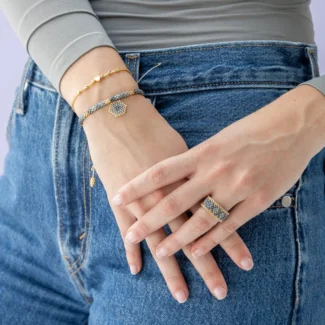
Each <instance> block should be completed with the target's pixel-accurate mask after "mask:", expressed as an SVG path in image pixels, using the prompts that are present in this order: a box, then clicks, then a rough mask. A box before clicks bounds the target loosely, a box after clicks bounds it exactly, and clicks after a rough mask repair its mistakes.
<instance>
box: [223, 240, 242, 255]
mask: <svg viewBox="0 0 325 325" xmlns="http://www.w3.org/2000/svg"><path fill="white" fill-rule="evenodd" d="M242 244H243V242H242V241H241V240H240V239H239V238H238V237H237V238H232V239H231V240H229V241H227V240H226V241H224V242H222V243H220V246H222V248H223V249H225V250H227V251H228V252H229V251H235V250H238V249H239V247H240V246H241V245H242Z"/></svg>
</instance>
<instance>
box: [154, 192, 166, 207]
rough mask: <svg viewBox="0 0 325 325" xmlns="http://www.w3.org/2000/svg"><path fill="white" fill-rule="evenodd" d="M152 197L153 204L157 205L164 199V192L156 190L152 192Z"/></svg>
mask: <svg viewBox="0 0 325 325" xmlns="http://www.w3.org/2000/svg"><path fill="white" fill-rule="evenodd" d="M152 196H153V198H154V204H156V203H158V202H159V201H161V200H162V199H163V198H164V197H165V195H164V192H163V191H162V190H157V191H155V192H153V193H152Z"/></svg>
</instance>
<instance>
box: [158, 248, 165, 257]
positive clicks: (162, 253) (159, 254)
mask: <svg viewBox="0 0 325 325" xmlns="http://www.w3.org/2000/svg"><path fill="white" fill-rule="evenodd" d="M156 255H157V256H158V257H164V256H166V255H167V250H166V249H165V248H164V247H158V248H157V249H156Z"/></svg>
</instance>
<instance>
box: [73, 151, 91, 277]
mask: <svg viewBox="0 0 325 325" xmlns="http://www.w3.org/2000/svg"><path fill="white" fill-rule="evenodd" d="M88 150H89V147H88ZM90 168H91V166H90V152H89V155H88V173H89V170H90ZM91 192H92V188H89V223H88V227H87V228H88V231H87V232H88V233H87V236H86V237H87V238H86V250H85V255H84V258H83V260H82V262H81V264H80V265H79V267H78V268H77V269H76V270H74V271H73V272H72V273H71V275H75V274H76V273H77V272H78V271H79V270H80V269H81V268H82V266H83V265H84V263H85V261H86V260H87V255H88V247H89V237H90V229H91V223H92V195H91Z"/></svg>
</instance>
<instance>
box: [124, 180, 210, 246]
mask: <svg viewBox="0 0 325 325" xmlns="http://www.w3.org/2000/svg"><path fill="white" fill-rule="evenodd" d="M208 191H209V188H208V187H207V186H206V184H204V185H203V181H202V180H201V181H200V182H198V181H197V180H196V179H195V178H192V179H190V180H188V181H187V182H186V183H184V184H183V185H181V186H179V187H177V188H176V189H175V190H174V191H172V192H171V193H169V194H168V195H166V196H165V197H164V198H163V199H161V200H160V201H159V202H158V203H157V204H156V205H154V206H153V207H152V208H151V209H150V210H149V211H147V212H146V213H145V214H144V216H143V217H142V218H141V220H138V221H137V222H136V223H134V224H133V225H132V226H131V227H130V228H129V230H128V233H127V235H126V240H128V241H129V242H130V243H137V242H140V241H141V240H143V239H144V238H146V237H147V236H148V235H149V234H150V233H152V232H153V231H156V230H157V229H159V228H161V227H163V226H164V225H166V224H167V223H169V222H170V221H172V220H173V219H175V218H176V217H178V216H179V215H181V214H182V213H184V212H185V211H186V210H187V209H189V208H190V207H191V206H192V205H193V203H195V202H198V201H199V200H201V198H202V197H203V196H205V195H207V194H208Z"/></svg>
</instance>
